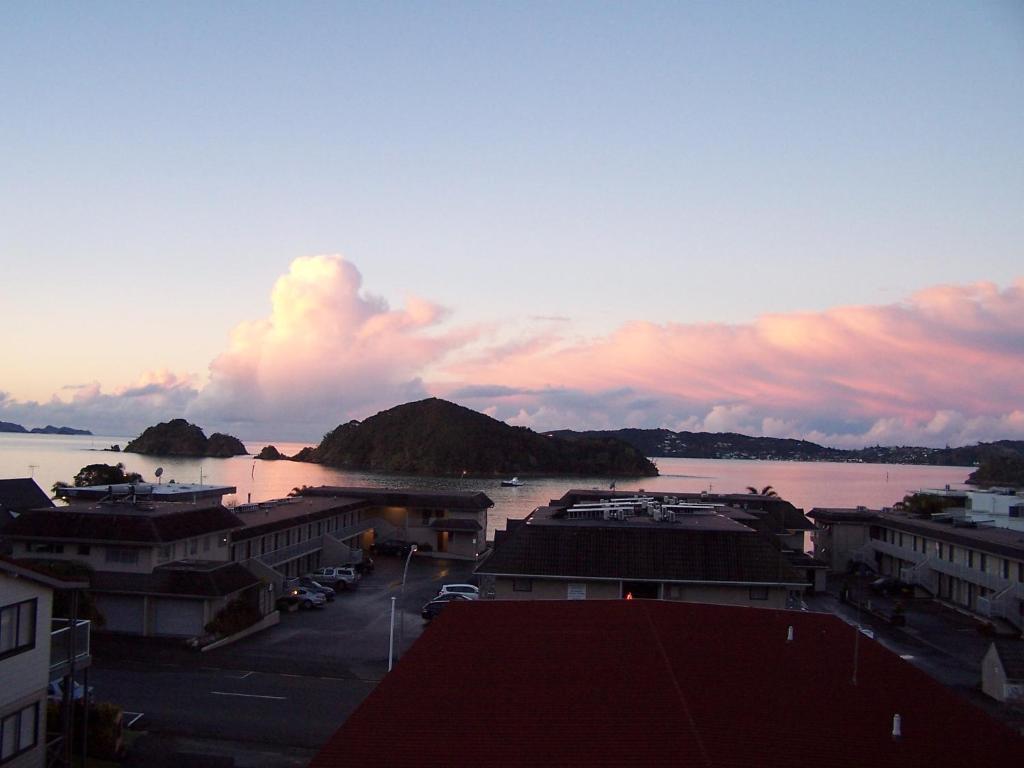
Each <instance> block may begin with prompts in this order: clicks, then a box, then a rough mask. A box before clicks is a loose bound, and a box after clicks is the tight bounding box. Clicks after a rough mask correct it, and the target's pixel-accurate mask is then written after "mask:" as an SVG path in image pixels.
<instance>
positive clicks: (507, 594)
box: [494, 576, 622, 600]
mask: <svg viewBox="0 0 1024 768" xmlns="http://www.w3.org/2000/svg"><path fill="white" fill-rule="evenodd" d="M513 581H514V580H513V579H509V578H504V577H500V576H499V577H497V578H495V580H494V598H495V599H496V600H566V599H568V596H569V585H570V584H573V585H574V591H575V592H576V593H577V594H578V593H579V591H580V590H581V589H582V590H584V591H585V594H586V599H587V600H618V599H619V598H620V597H621V596H622V584H621V582H619V581H570V580H569V579H521V580H518V581H521V582H523V583H526V582H529V584H530V587H531V588H530V591H528V592H525V591H516V590H515V589H514V588H513Z"/></svg>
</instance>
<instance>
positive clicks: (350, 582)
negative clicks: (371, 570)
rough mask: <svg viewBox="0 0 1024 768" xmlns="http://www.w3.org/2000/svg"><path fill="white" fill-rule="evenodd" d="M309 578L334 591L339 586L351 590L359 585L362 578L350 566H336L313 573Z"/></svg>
mask: <svg viewBox="0 0 1024 768" xmlns="http://www.w3.org/2000/svg"><path fill="white" fill-rule="evenodd" d="M309 578H311V579H314V580H315V581H318V582H320V583H321V584H325V585H327V586H329V587H334V588H335V589H337V588H338V587H339V586H341V587H344V588H345V589H351V588H353V587H355V586H356V585H357V584H358V583H359V580H360V579H361V578H362V576H360V575H359V573H358V572H357V571H356V569H355V568H354V567H353V566H351V565H336V566H330V567H328V568H321V569H320V570H318V571H313V572H312V573H311V574H309Z"/></svg>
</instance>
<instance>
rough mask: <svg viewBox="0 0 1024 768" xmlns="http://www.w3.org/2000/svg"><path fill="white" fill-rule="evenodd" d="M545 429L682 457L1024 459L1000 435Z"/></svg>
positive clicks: (1018, 445)
mask: <svg viewBox="0 0 1024 768" xmlns="http://www.w3.org/2000/svg"><path fill="white" fill-rule="evenodd" d="M545 434H547V435H551V436H554V437H561V438H564V439H576V438H582V437H587V438H590V437H614V438H617V439H619V440H622V441H624V442H627V443H629V444H630V445H632V446H633V447H634V448H636V449H637V450H639V451H642V452H643V453H644V455H645V456H652V457H662V456H664V457H667V458H683V459H760V460H768V461H839V462H854V463H863V464H931V465H936V466H950V467H970V466H977V465H981V464H982V463H983V462H984V461H985V460H986V459H995V458H998V457H1006V456H1011V457H1012V456H1018V457H1020V458H1024V440H997V441H995V442H992V443H978V444H976V445H968V446H963V447H960V448H950V447H948V446H947V447H945V448H924V447H920V446H881V445H876V446H871V447H867V448H858V449H843V448H828V447H826V446H823V445H818V444H817V443H812V442H810V441H809V440H793V439H787V438H779V437H751V436H749V435H741V434H737V433H735V432H672V431H671V430H668V429H616V430H597V431H584V432H576V431H573V430H568V429H563V430H556V431H553V432H546V433H545Z"/></svg>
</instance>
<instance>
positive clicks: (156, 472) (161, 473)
mask: <svg viewBox="0 0 1024 768" xmlns="http://www.w3.org/2000/svg"><path fill="white" fill-rule="evenodd" d="M153 474H154V475H156V482H157V485H163V482H164V481H163V480H161V479H160V478H161V477H163V476H164V468H163V467H157V468H156V469H155V470H154V471H153Z"/></svg>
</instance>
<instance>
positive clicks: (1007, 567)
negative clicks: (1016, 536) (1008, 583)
mask: <svg viewBox="0 0 1024 768" xmlns="http://www.w3.org/2000/svg"><path fill="white" fill-rule="evenodd" d="M1003 578H1004V579H1008V578H1010V561H1009V560H1003Z"/></svg>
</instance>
